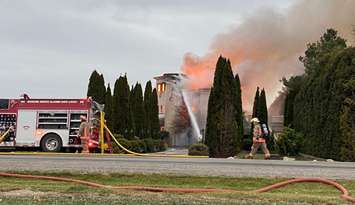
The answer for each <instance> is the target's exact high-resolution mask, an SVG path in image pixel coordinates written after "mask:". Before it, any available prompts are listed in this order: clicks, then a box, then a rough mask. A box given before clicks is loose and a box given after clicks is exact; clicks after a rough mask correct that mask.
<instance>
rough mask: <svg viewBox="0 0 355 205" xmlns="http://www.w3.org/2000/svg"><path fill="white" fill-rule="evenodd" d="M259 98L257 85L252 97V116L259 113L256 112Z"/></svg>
mask: <svg viewBox="0 0 355 205" xmlns="http://www.w3.org/2000/svg"><path fill="white" fill-rule="evenodd" d="M259 99H260V92H259V87H257V89H256V93H255V97H254V105H253V115H252V117H253V118H254V117H258V116H259V113H258V108H259V106H258V105H259Z"/></svg>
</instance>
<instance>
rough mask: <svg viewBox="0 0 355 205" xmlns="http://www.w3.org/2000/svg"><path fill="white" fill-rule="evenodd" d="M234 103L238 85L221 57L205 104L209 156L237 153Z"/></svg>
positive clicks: (238, 148)
mask: <svg viewBox="0 0 355 205" xmlns="http://www.w3.org/2000/svg"><path fill="white" fill-rule="evenodd" d="M236 101H237V84H236V81H235V79H234V76H233V72H232V68H231V64H230V62H229V60H227V59H225V58H223V57H222V56H220V57H219V59H218V61H217V64H216V70H215V77H214V82H213V87H212V89H211V94H210V97H209V102H208V108H209V110H208V114H207V115H208V116H207V128H206V144H207V146H208V147H209V156H210V157H230V156H234V155H235V154H236V153H237V152H238V151H239V150H240V143H239V142H240V139H241V136H240V130H239V126H238V123H237V120H236V116H237V109H236V103H235V102H236Z"/></svg>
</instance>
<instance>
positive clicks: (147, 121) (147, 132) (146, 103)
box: [144, 81, 153, 138]
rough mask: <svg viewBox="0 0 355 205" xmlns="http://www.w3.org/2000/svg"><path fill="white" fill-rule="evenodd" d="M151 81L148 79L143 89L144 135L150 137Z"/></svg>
mask: <svg viewBox="0 0 355 205" xmlns="http://www.w3.org/2000/svg"><path fill="white" fill-rule="evenodd" d="M152 101H153V96H152V82H151V81H148V82H147V83H146V85H145V90H144V110H145V126H144V130H145V132H144V133H145V137H146V138H151V137H152V136H153V132H152V115H153V114H152V112H153V111H152Z"/></svg>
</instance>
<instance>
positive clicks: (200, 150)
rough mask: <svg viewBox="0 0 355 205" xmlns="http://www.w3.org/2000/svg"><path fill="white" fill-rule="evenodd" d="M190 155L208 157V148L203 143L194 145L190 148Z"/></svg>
mask: <svg viewBox="0 0 355 205" xmlns="http://www.w3.org/2000/svg"><path fill="white" fill-rule="evenodd" d="M189 155H191V156H208V147H207V146H206V145H205V144H202V143H197V144H193V145H191V146H190V148H189Z"/></svg>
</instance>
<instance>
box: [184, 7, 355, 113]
mask: <svg viewBox="0 0 355 205" xmlns="http://www.w3.org/2000/svg"><path fill="white" fill-rule="evenodd" d="M354 10H355V1H347V0H339V1H332V0H314V1H306V0H304V1H299V2H297V3H296V4H295V5H293V6H291V7H290V8H289V9H288V11H287V12H284V14H281V13H278V12H276V11H274V10H271V9H263V10H260V11H258V12H257V13H258V14H257V15H254V16H250V17H248V18H246V19H245V21H244V22H243V23H242V24H240V25H238V26H237V27H235V28H232V29H231V30H229V31H228V32H226V33H221V34H219V35H217V36H216V37H215V39H214V40H213V42H212V43H211V45H210V48H209V51H208V52H207V54H206V55H204V56H202V57H199V56H196V55H193V54H191V53H187V54H185V57H184V62H183V65H182V66H181V70H182V72H183V73H185V74H186V75H187V76H189V82H188V83H187V86H188V87H189V88H191V89H198V88H206V87H211V85H212V82H213V77H214V76H213V75H214V70H215V66H216V62H217V59H218V56H219V55H222V56H223V57H226V58H229V59H230V61H231V63H232V67H233V71H234V74H236V73H238V74H239V77H240V80H241V85H242V92H243V93H242V95H243V109H244V110H245V111H250V110H251V107H252V104H253V102H252V101H253V98H254V94H255V90H256V87H257V86H259V87H262V88H265V90H266V94H267V102H268V104H269V105H270V104H271V103H272V101H273V99H274V98H275V97H276V96H277V91H278V90H280V89H281V87H282V84H281V83H280V80H281V78H282V77H289V76H291V75H295V74H300V73H302V72H303V70H304V69H303V66H302V65H301V63H300V62H299V60H298V57H299V56H300V55H303V53H304V51H305V49H306V45H307V43H309V42H314V41H316V40H318V39H319V38H320V36H321V35H322V34H323V33H324V32H325V31H326V29H327V28H335V29H336V30H338V31H339V35H340V36H342V37H344V38H346V39H348V40H352V39H353V33H352V29H353V25H355V12H353V11H354ZM301 14H302V15H301ZM335 17H336V18H335ZM348 43H351V41H348Z"/></svg>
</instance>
